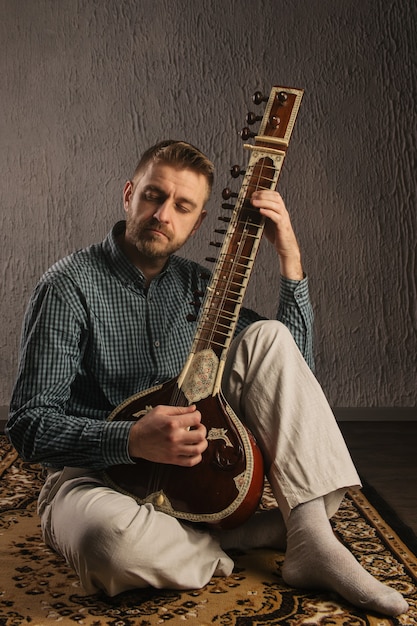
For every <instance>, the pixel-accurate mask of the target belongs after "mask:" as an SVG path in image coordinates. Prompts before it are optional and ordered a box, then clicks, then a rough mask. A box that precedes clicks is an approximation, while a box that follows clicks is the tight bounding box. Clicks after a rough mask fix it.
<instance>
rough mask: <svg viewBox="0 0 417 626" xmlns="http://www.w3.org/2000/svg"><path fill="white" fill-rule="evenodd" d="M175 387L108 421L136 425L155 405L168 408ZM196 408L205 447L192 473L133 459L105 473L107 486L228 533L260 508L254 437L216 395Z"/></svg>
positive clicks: (150, 394) (260, 474) (136, 399)
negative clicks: (203, 433)
mask: <svg viewBox="0 0 417 626" xmlns="http://www.w3.org/2000/svg"><path fill="white" fill-rule="evenodd" d="M178 391H179V388H178V381H177V380H171V381H168V382H166V383H164V384H163V385H161V386H158V387H155V388H153V389H150V390H147V391H145V392H141V393H138V394H137V395H135V396H132V397H131V398H129V399H127V400H126V402H124V403H123V404H121V405H120V406H119V407H117V408H116V409H115V411H113V413H112V414H111V416H110V418H109V419H112V420H128V421H131V420H135V421H136V420H137V419H140V417H141V416H143V415H144V414H146V413H147V411H148V410H149V409H150V408H152V407H155V406H157V405H159V404H164V405H169V404H172V398H173V396H174V397H175V396H177V394H178ZM196 406H197V408H198V410H199V411H200V412H201V415H202V423H203V424H204V425H205V427H206V429H207V439H208V442H209V445H208V447H207V449H206V451H205V452H204V453H203V459H202V461H201V462H200V463H199V464H198V465H196V466H194V467H180V466H178V465H168V464H157V463H152V462H150V461H146V460H144V459H134V460H135V463H134V464H132V465H114V466H112V467H110V468H108V470H106V475H107V482H109V483H110V484H111V485H112V486H113V487H115V488H116V489H117V490H118V491H121V492H123V493H126V494H128V495H130V496H132V497H134V498H135V499H136V500H137V501H138V503H140V504H145V503H151V504H152V505H153V506H154V507H155V508H157V509H158V510H159V511H162V512H164V513H167V514H168V515H172V516H174V517H177V518H179V519H182V520H187V521H190V522H199V523H205V524H210V525H214V526H219V527H222V528H231V527H234V526H238V525H240V524H241V523H242V522H244V521H245V520H246V519H247V518H248V517H249V516H250V515H251V514H252V513H253V512H254V511H255V510H256V509H257V507H258V504H259V501H260V498H261V495H262V490H263V482H264V471H263V461H262V455H261V453H260V450H259V448H258V446H257V445H256V442H255V439H254V437H253V436H252V434H251V433H250V432H249V431H248V430H247V429H246V428H245V427H244V426H243V424H242V422H241V421H240V420H239V419H238V417H237V416H236V415H235V413H234V412H233V410H232V409H231V407H230V406H229V405H228V403H227V402H226V400H225V398H224V397H223V394H222V393H221V392H220V393H217V394H215V395H214V396H213V395H209V396H208V397H206V398H203V399H201V400H198V401H197V402H196Z"/></svg>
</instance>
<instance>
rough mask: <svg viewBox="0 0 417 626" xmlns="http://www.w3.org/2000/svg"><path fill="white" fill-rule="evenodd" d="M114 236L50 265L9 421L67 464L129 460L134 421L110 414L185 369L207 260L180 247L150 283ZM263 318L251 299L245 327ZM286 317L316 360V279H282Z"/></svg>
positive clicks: (47, 457) (29, 442)
mask: <svg viewBox="0 0 417 626" xmlns="http://www.w3.org/2000/svg"><path fill="white" fill-rule="evenodd" d="M123 228H124V222H119V223H118V224H116V226H115V227H114V228H113V230H112V232H111V233H110V234H109V235H108V236H107V237H106V239H105V240H104V241H103V242H102V243H100V244H95V245H92V246H90V247H89V248H86V249H84V250H81V251H79V252H76V253H74V254H72V255H70V256H68V257H66V258H64V259H62V260H61V261H59V262H58V263H56V264H55V265H53V266H52V268H50V269H49V270H48V271H47V272H46V273H45V275H44V276H43V277H42V279H41V280H40V282H39V284H38V285H37V287H36V289H35V292H34V294H33V296H32V298H31V300H30V302H29V306H28V310H27V312H26V316H25V320H24V325H23V333H22V343H21V353H20V363H19V371H18V376H17V381H16V384H15V388H14V392H13V396H12V401H11V409H10V417H9V422H8V427H7V432H8V434H9V437H10V439H11V441H12V443H13V444H14V446H15V447H16V449H17V450H18V451H19V453H20V454H21V455H22V457H23V458H24V459H27V460H31V461H32V462H41V463H44V464H45V465H48V466H52V467H56V468H61V467H63V466H64V465H67V466H75V467H77V466H78V467H85V468H90V469H101V468H104V467H106V466H109V465H113V464H118V463H130V462H131V459H130V458H129V455H128V450H127V448H128V435H129V430H130V428H131V426H132V422H123V421H114V422H113V421H107V420H106V418H107V417H108V415H109V413H110V412H111V411H112V410H113V409H114V407H116V406H117V405H119V404H120V403H121V402H122V401H124V400H125V399H126V398H128V397H129V396H131V395H133V394H135V393H137V392H138V391H140V390H143V389H147V388H149V387H152V386H154V385H155V384H157V383H159V382H162V381H166V380H169V379H171V378H173V377H175V376H177V375H178V374H179V372H180V371H181V369H182V366H183V364H184V362H185V360H186V358H187V356H188V352H189V349H190V346H191V343H192V339H193V337H194V333H195V330H196V323H195V322H189V321H187V316H188V315H189V314H190V313H191V314H195V312H196V309H195V304H194V302H195V299H196V296H195V293H196V292H204V291H205V289H206V287H207V284H208V271H207V269H206V268H204V267H202V266H201V265H198V264H197V263H194V262H192V261H189V260H186V259H184V258H182V257H178V256H176V255H174V256H172V257H171V259H170V260H169V263H168V264H167V266H166V268H165V270H164V271H163V272H162V273H161V274H160V275H159V276H158V277H157V278H155V279H154V280H153V281H152V282H151V284H150V286H149V287H148V288H147V289H146V288H145V284H144V282H145V281H144V276H143V274H142V273H141V272H140V271H139V270H138V269H137V268H136V267H135V266H134V265H132V264H131V263H130V261H129V260H128V259H127V258H126V256H125V255H124V254H123V253H122V251H121V250H120V248H119V247H118V245H117V243H116V236H117V234H118V233H119V232H120V230H121V229H123ZM259 319H262V318H261V317H260V316H259V315H257V314H256V313H255V312H254V311H251V310H249V309H245V308H243V309H242V311H241V315H240V319H239V322H238V327H237V331H236V332H239V331H241V330H242V329H243V328H245V327H246V326H247V325H248V324H250V323H252V322H254V321H256V320H259ZM278 319H279V320H280V321H282V322H283V323H284V324H286V326H287V327H288V328H289V329H290V331H291V333H292V334H293V336H294V339H295V341H296V342H297V344H298V346H299V348H300V350H301V352H302V353H303V355H304V357H305V359H306V361H307V363H308V364H309V365H310V367H313V356H312V323H313V313H312V308H311V305H310V300H309V294H308V284H307V279H306V278H305V279H304V280H302V281H300V282H298V281H291V280H287V279H282V280H281V288H280V301H279V307H278Z"/></svg>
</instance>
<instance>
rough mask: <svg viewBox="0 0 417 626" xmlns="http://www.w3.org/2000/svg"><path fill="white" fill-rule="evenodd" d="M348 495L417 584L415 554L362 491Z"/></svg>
mask: <svg viewBox="0 0 417 626" xmlns="http://www.w3.org/2000/svg"><path fill="white" fill-rule="evenodd" d="M347 495H348V497H349V498H351V500H353V502H354V503H355V505H356V506H357V507H358V508H359V509H360V511H361V513H362V515H363V516H364V518H365V519H367V520H368V521H369V522H370V524H371V526H373V527H374V528H375V530H376V532H377V533H378V536H379V538H380V539H381V541H382V542H383V543H385V544H388V546H389V548H390V549H391V550H392V552H393V553H394V554H395V555H396V557H397V559H398V560H399V561H400V562H401V563H402V564H403V565H404V567H405V568H406V570H407V572H408V573H409V575H410V576H411V577H412V578H413V579H414V581H415V582H416V583H417V556H416V555H415V554H414V552H412V551H411V549H410V548H409V547H408V546H407V545H406V544H405V543H404V541H402V539H401V538H400V536H399V535H398V534H397V533H396V532H395V530H394V529H393V528H392V526H391V525H390V524H389V523H388V522H387V521H386V520H385V519H384V517H383V514H382V513H381V512H380V511H379V510H378V509H377V508H376V507H374V506H373V504H372V503H371V502H370V501H369V499H368V498H367V496H366V494H365V493H364V492H363V491H362V490H360V491H359V490H358V491H356V490H353V489H352V490H349V492H348V494H347ZM400 521H401V520H400ZM401 523H402V522H401ZM404 526H405V525H404ZM406 528H408V527H406Z"/></svg>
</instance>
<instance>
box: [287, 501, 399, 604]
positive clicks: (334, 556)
mask: <svg viewBox="0 0 417 626" xmlns="http://www.w3.org/2000/svg"><path fill="white" fill-rule="evenodd" d="M287 529H288V534H287V542H288V547H287V552H286V555H285V561H284V565H283V569H282V576H283V578H284V580H285V582H286V583H287V584H288V585H290V586H292V587H297V588H305V589H326V590H330V591H335V592H337V593H338V594H340V595H341V596H342V597H343V598H344V599H345V600H348V602H351V604H354V605H355V606H357V607H358V608H360V609H363V610H365V609H368V610H374V611H377V612H379V613H383V614H385V615H391V616H395V615H400V614H402V613H405V612H406V611H407V610H408V604H407V602H406V601H405V600H404V598H403V597H402V595H401V594H400V593H398V592H397V591H395V590H394V589H391V588H390V587H387V586H386V585H384V584H383V583H381V582H379V581H378V580H376V579H375V578H374V577H373V576H371V574H369V573H368V572H367V571H366V570H365V569H364V568H363V567H362V566H361V565H360V563H359V562H358V561H357V560H356V559H355V557H354V556H353V554H351V553H350V552H349V550H348V549H347V548H345V547H344V546H343V545H342V544H341V543H340V542H339V541H338V539H337V538H336V536H335V535H334V533H333V530H332V527H331V525H330V522H329V520H328V518H327V514H326V509H325V505H324V501H323V499H322V498H317V499H316V500H311V501H310V502H306V503H305V504H301V505H299V506H297V507H296V508H295V509H293V511H291V514H290V517H289V520H288V523H287Z"/></svg>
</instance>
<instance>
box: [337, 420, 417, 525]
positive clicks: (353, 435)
mask: <svg viewBox="0 0 417 626" xmlns="http://www.w3.org/2000/svg"><path fill="white" fill-rule="evenodd" d="M339 426H340V429H341V431H342V433H343V436H344V437H345V441H346V443H347V445H348V448H349V450H350V453H351V455H352V458H353V460H354V462H355V464H356V467H357V469H358V472H359V474H360V475H361V477H362V478H363V479H364V480H366V481H367V482H368V483H370V485H371V486H372V487H374V489H376V491H377V492H378V493H379V495H380V496H381V497H382V498H383V499H384V500H385V502H387V504H389V505H390V506H391V507H392V509H394V511H395V512H396V514H397V515H398V517H399V518H400V519H401V520H402V521H403V522H404V523H405V524H407V526H409V527H410V528H411V529H412V530H413V531H414V534H415V535H416V536H417V422H416V421H401V422H375V421H372V422H361V421H358V422H339Z"/></svg>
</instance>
